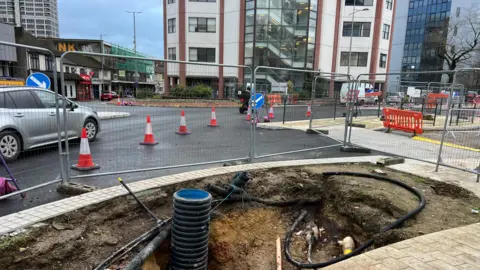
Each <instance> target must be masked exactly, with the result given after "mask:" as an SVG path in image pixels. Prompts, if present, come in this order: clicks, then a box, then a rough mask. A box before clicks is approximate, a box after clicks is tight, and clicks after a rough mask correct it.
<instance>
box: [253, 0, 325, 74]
mask: <svg viewBox="0 0 480 270" xmlns="http://www.w3.org/2000/svg"><path fill="white" fill-rule="evenodd" d="M245 5H246V7H245V13H246V14H245V65H249V66H252V65H253V66H270V67H284V68H298V69H313V61H314V53H315V52H314V49H315V33H316V25H317V21H316V19H317V1H316V0H257V1H253V0H247V1H246V2H245ZM270 76H273V77H274V78H275V79H276V80H277V81H278V80H281V81H283V80H285V79H286V78H282V75H281V72H277V73H276V74H270Z"/></svg>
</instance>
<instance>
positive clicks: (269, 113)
mask: <svg viewBox="0 0 480 270" xmlns="http://www.w3.org/2000/svg"><path fill="white" fill-rule="evenodd" d="M268 118H270V119H275V115H274V114H273V105H271V106H270V111H268Z"/></svg>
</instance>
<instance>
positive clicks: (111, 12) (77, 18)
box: [58, 0, 163, 59]
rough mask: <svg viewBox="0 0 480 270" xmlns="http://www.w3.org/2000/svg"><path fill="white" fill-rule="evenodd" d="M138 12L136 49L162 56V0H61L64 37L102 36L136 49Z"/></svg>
mask: <svg viewBox="0 0 480 270" xmlns="http://www.w3.org/2000/svg"><path fill="white" fill-rule="evenodd" d="M127 10H128V11H140V12H142V13H141V14H137V16H136V17H137V19H136V24H137V27H136V28H137V51H138V52H141V53H144V54H147V55H149V56H153V57H157V58H162V59H163V19H162V17H163V2H162V0H136V1H131V0H83V1H72V0H58V20H59V27H60V37H61V38H78V39H97V40H98V39H100V35H101V34H103V35H104V36H105V37H104V38H103V39H104V40H105V42H110V43H114V44H118V45H121V46H123V47H127V48H132V49H133V15H132V14H129V13H127V12H126V11H127Z"/></svg>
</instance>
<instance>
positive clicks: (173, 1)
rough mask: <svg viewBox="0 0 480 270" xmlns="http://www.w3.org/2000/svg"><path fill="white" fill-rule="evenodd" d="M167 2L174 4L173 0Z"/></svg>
mask: <svg viewBox="0 0 480 270" xmlns="http://www.w3.org/2000/svg"><path fill="white" fill-rule="evenodd" d="M167 3H168V4H174V3H175V0H168V2H167Z"/></svg>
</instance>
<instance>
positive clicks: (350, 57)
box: [347, 1, 369, 88]
mask: <svg viewBox="0 0 480 270" xmlns="http://www.w3.org/2000/svg"><path fill="white" fill-rule="evenodd" d="M368 10H369V9H368V8H364V9H355V1H353V12H352V13H351V14H350V15H349V16H352V15H353V16H352V28H351V30H350V31H351V32H350V48H349V52H348V71H347V74H348V76H349V79H351V78H350V67H351V64H352V63H351V62H352V44H353V27H354V23H355V13H357V12H361V11H368ZM349 88H351V87H350V85H349Z"/></svg>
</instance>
